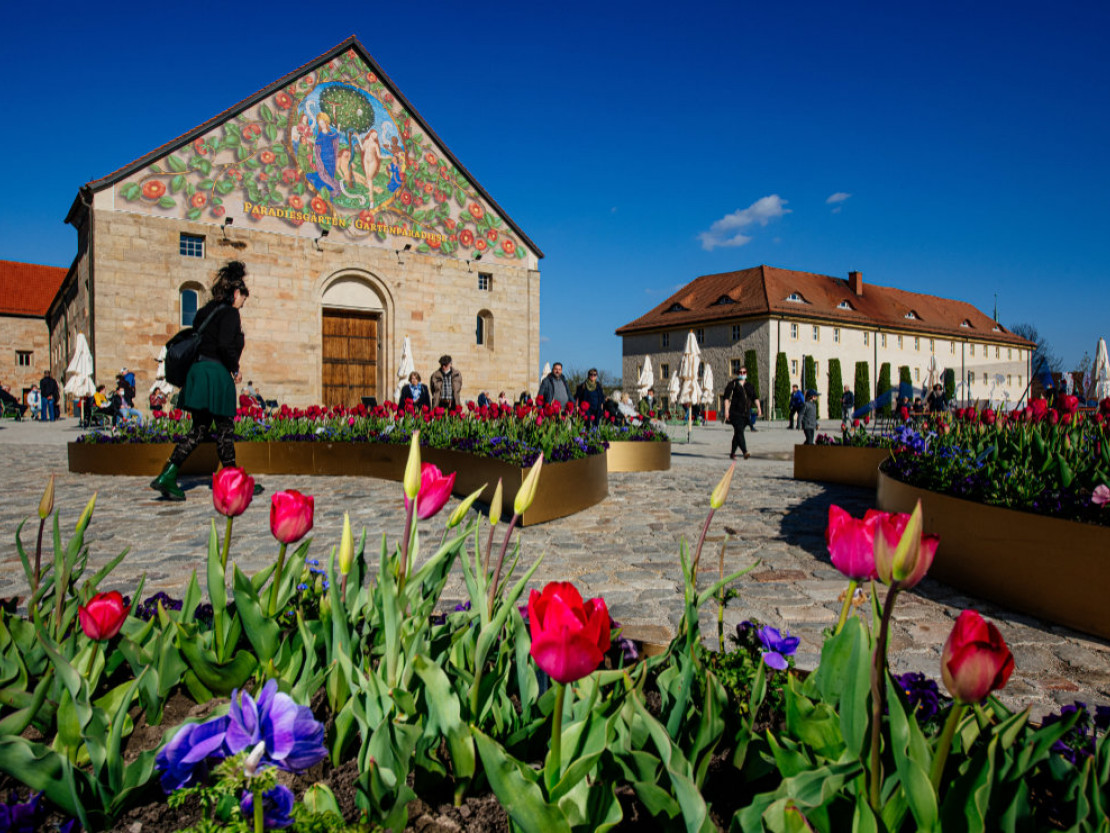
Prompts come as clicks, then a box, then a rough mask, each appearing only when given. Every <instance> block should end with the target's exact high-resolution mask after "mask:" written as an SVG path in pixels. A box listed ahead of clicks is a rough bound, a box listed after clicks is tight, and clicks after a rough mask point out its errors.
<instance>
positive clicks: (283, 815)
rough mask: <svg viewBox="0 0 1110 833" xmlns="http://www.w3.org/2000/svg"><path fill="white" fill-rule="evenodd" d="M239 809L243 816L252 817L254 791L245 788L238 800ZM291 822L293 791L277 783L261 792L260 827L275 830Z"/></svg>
mask: <svg viewBox="0 0 1110 833" xmlns="http://www.w3.org/2000/svg"><path fill="white" fill-rule="evenodd" d="M239 809H240V810H241V811H242V812H243V818H244V819H247V820H248V823H249V821H250V819H252V818H254V793H252V792H251V791H250V790H247V791H246V792H244V793H243V797H242V798H241V799H240V800H239ZM292 823H293V791H292V790H291V789H289V788H288V787H287V786H285V785H284V784H278V785H277V786H276V787H274V788H273V789H272V790H268V791H267V792H264V793H262V827H263V828H264V829H266V830H277V829H278V828H281V827H288V826H289V825H291V824H292Z"/></svg>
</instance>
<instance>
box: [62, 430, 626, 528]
mask: <svg viewBox="0 0 1110 833" xmlns="http://www.w3.org/2000/svg"><path fill="white" fill-rule="evenodd" d="M172 451H173V444H172V443H135V444H127V445H116V444H107V443H105V444H96V443H70V444H69V470H70V471H73V472H83V473H86V474H122V475H131V476H143V477H147V476H150V477H153V476H154V475H156V474H158V473H159V472H160V471H161V470H162V467H163V466H164V465H165V463H166V461H167V460H168V459H169V456H170V452H172ZM408 454H409V447H408V446H407V445H388V444H384V443H319V442H274V443H261V442H256V443H236V446H235V457H236V459H235V462H236V463H237V464H238V465H240V466H242V467H243V468H244V469H246V470H247V471H248V472H250V473H251V474H315V475H328V476H347V477H376V478H380V479H382V480H396V481H400V480H402V479H403V478H404V474H405V463H406V462H407V461H408ZM605 456H606V455H604V454H596V455H594V456H592V457H586V458H583V459H579V460H570V461H567V462H564V463H551V462H545V463H544V466H543V471H542V473H541V475H540V482H539V487H538V489H537V492H536V499H535V500H534V501H533V503H532V506H531V508H529V510H528V511H527V512H525V514H524V518H523V519H522V523H523V525H524V526H529V525H532V524H537V523H543V522H544V521H549V520H553V519H554V518H562V517H565V516H567V515H573V514H574V513H575V512H581V511H582V510H583V509H586V508H588V507H590V506H593V505H594V504H596V503H600V502H601V501H603V500H604V499H605V498H606V497H607V496H608V494H609V480H608V471H607V468H606V463H605ZM422 458H423V460H424V461H425V462H428V463H434V464H435V465H436V466H438V467H439V468H440V470H441V471H444V472H446V473H451V472H455V488H454V492H455V494H456V495H460V496H462V495H469V494H470V493H471V492H473V491H474V490H475V489H477V488H478V487H479V486H481V485H482V484H483V483H485V484H486V489H485V491H484V492H483V493H482V500H484V501H486V502H487V503H488V502H489V500H490V499H491V498H492V497H493V490H494V488H495V487H496V486H497V480H498V478H501V480H502V494H503V498H504V504H503V505H504V507H505V510H506V512H508V513H509V514H510V515H511V513H512V506H513V499H514V498H515V497H516V493H517V491H518V490H519V489H520V486H521V484H522V483H523V481H524V477H525V476H526V475H527V474H528V470H527V469H522V468H520V467H519V466H514V465H511V464H509V463H504V462H501V461H500V460H492V459H490V458H488V457H477V456H475V455H473V454H464V453H462V452H459V451H449V450H444V449H434V448H426V449H423V453H422ZM217 465H218V460H217V459H216V447H215V445H213V444H212V443H204V444H202V445H201V446H199V447H198V448H197V450H196V451H195V452H193V454H192V455H190V457H189V459H188V460H186V461H185V465H184V466H183V467H182V470H181V471H182V474H192V475H196V474H211V473H212V472H214V471H215V470H216V467H217Z"/></svg>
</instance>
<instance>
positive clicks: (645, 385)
mask: <svg viewBox="0 0 1110 833" xmlns="http://www.w3.org/2000/svg"><path fill="white" fill-rule="evenodd" d="M654 385H655V373H654V372H652V369H651V356H646V357H645V358H644V369H643V370H641V371H640V381H639V382H638V383H637V385H636V387H638V388H639V389H640V398H641V399H643V398H644V397H645V396H647V392H648V391H649V390H651V388H652V386H654Z"/></svg>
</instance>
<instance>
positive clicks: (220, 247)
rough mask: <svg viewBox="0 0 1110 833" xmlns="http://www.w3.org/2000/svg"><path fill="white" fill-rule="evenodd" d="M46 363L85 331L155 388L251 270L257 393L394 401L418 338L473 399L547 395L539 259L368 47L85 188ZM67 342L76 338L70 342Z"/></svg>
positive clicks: (424, 355)
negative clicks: (239, 264) (195, 321)
mask: <svg viewBox="0 0 1110 833" xmlns="http://www.w3.org/2000/svg"><path fill="white" fill-rule="evenodd" d="M66 221H67V222H68V223H70V224H72V225H73V226H74V227H75V228H76V229H77V233H78V253H77V257H76V258H75V260H74V263H73V266H72V267H71V268H70V270H69V273H68V275H67V277H66V279H65V282H64V283H63V285H62V287H61V289H60V290H59V291H58V294H57V296H56V297H55V299H54V303H53V304H52V306H51V309H50V314H49V326H50V332H51V336H50V338H51V350H52V354H51V356H52V361H53V365H54V368H55V370H59V369H63V370H64V367H65V364H66V361H67V359H68V357H67V355H66V353H67V351H66V350H65V349H64V348H63V345H64V344H66V343H70V342H72V338H73V336H74V335H75V334H76V333H77V332H83V333H85V335H86V337H87V338H88V341H89V345H90V348H91V349H92V352H93V358H94V363H95V366H96V368H97V370H98V375H99V376H100V377H101V381H103V380H104V379H105V377H110V375H111V374H114V373H115V372H116V371H117V370H118V369H119V368H120V367H124V366H126V367H129V368H130V369H131V370H133V371H135V372H136V373H137V375H138V377H139V379H138V386H139V388H140V390H141V391H142V390H145V389H146V385H144V382H145V383H147V384H149V382H150V381H152V379H153V377H154V374H155V370H156V356H157V355H158V352H159V350H160V348H161V347H162V345H163V344H164V343H165V342H166V340H167V339H168V338H169V337H170V336H172V335H173V334H174V333H175V332H176V331H177V330H178V329H180V328H181V327H182V326H183V325H188V324H189V323H191V321H192V316H193V314H194V313H195V311H196V310H197V309H198V308H199V307H200V306H202V305H203V304H204V303H205V302H206V300H207V299H208V292H209V287H210V285H211V282H212V279H213V276H214V273H215V270H216V269H217V268H218V267H219V266H220V265H221V264H222V263H223V262H225V261H227V260H232V259H237V260H242V261H243V262H244V263H245V264H246V266H247V270H248V278H247V283H248V286H249V287H250V289H251V296H250V300H249V303H248V306H247V307H246V309H245V310H244V314H243V327H244V332H245V335H246V341H247V348H246V351H245V352H244V355H243V364H242V367H243V375H244V379H247V378H250V379H252V380H253V381H254V384H255V386H256V387H257V388H258V389H259V391H260V392H261V393H262V394H263V395H264V396H265V398H267V399H271V398H272V399H277V400H280V401H282V402H287V403H289V404H292V405H307V404H311V403H323V404H327V405H333V404H346V405H351V404H356V403H357V402H358V401H359V399H360V397H364V396H374V397H376V398H377V399H378V400H379V401H381V400H383V399H385V398H390V397H392V396H393V393H394V389H395V387H396V384H397V379H396V371H397V368H398V365H399V362H400V360H401V353H402V345H403V343H404V339H405V338H406V337H408V338H409V340H410V343H411V345H412V352H413V358H414V361H415V366H416V368H417V370H418V371H420V372H421V374H422V375H423V376H424V379H425V381H427V379H428V377H429V375H430V374H431V372H432V371H433V370H435V369H436V367H437V359H438V358H439V356H441V355H442V354H444V353H447V354H450V355H451V356H452V357H453V358H454V363H455V366H456V367H457V368H459V369H460V371H461V372H462V374H463V396H464V398H476V397H477V395H478V391H479V390H481V389H488V390H490V391H491V392H492V393H493V395H494V396H496V395H497V393H498V392H499V391H501V390H506V391H509V392H510V393H513V392H516V391H519V390H521V389H524V388H527V387H529V386H530V385H531V384H533V381H532V380H533V379H534V377H535V375H536V372H537V367H538V365H539V298H540V272H539V260H540V258H542V257H543V253H542V252H541V251H540V250H539V249H538V248H537V246H536V245H535V244H534V243H533V242H532V241H531V240H530V239H529V238H528V236H527V235H526V234H525V233H524V232H523V231H522V230H521V229H520V228H519V227H518V226H517V225H516V223H515V222H513V220H512V219H511V218H510V217H509V216H508V215H507V214H506V213H505V212H504V210H503V209H502V208H501V207H500V206H499V205H498V204H497V203H496V202H495V201H494V199H493V198H492V197H491V196H490V195H489V194H488V193H487V192H486V191H485V190H484V189H483V188H482V186H481V185H479V184H478V182H477V180H476V179H475V178H474V176H472V175H471V173H470V172H469V171H468V170H467V169H466V168H465V167H464V166H463V164H462V163H461V162H460V161H459V160H458V159H457V158H455V156H454V155H453V154H452V153H451V151H450V150H449V149H448V148H447V146H446V145H445V144H444V142H443V141H442V140H441V139H440V138H439V137H438V136H437V135H436V133H435V131H433V130H432V128H431V126H430V125H428V124H427V123H426V122H425V121H424V120H423V118H422V117H421V116H420V115H419V113H418V112H417V111H416V109H415V108H414V107H413V106H412V104H410V103H409V102H408V101H407V100H406V98H405V97H404V95H403V94H402V93H401V91H400V90H399V89H398V87H397V86H396V85H395V84H394V83H393V81H392V80H391V79H390V78H389V77H388V76H386V74H385V73H384V72H383V71H382V70H381V68H380V67H379V66H378V65H377V64H376V63H375V62H374V60H373V59H372V58H371V57H370V55H369V53H368V52H367V51H366V49H365V48H364V47H363V46H362V44H361V43H360V42H359V41H358V40H357V39H356V38H353V37H352V38H350V39H348V40H346V41H344V42H343V43H341V44H339V45H338V46H337V47H335V48H334V49H332V50H330V51H329V52H327V53H326V54H324V55H322V56H320V57H319V58H317V59H315V60H313V61H311V62H310V63H308V64H306V65H304V66H302V67H301V68H299V69H296V70H294V71H293V72H291V73H289V74H288V75H286V76H285V77H284V78H281V79H280V80H278V81H276V82H274V83H273V84H271V85H270V86H268V87H267V88H265V89H264V90H261V91H260V92H258V93H256V94H254V95H252V96H250V97H249V98H247V99H245V100H244V101H241V102H240V103H239V104H236V105H235V106H233V107H231V108H229V109H228V110H226V111H225V112H223V113H221V114H219V115H217V116H215V117H213V118H212V119H210V120H209V121H207V122H205V123H204V124H202V125H200V126H199V127H197V128H195V129H193V130H190V131H189V132H188V133H185V134H184V135H182V136H179V137H178V138H176V139H174V140H172V141H170V142H168V143H166V144H165V145H163V146H161V147H159V148H157V149H155V150H152V151H151V152H150V153H148V154H146V155H145V156H143V157H142V158H140V159H138V160H136V161H134V162H132V163H130V164H128V165H126V166H125V167H123V168H120V169H119V170H117V171H116V172H114V173H112V174H109V175H108V176H105V177H103V178H101V179H98V180H96V181H93V182H89V183H87V184H86V185H84V186H83V187H82V188H81V189H80V190H79V192H78V194H77V197H76V199H75V200H74V202H73V206H72V208H71V209H70V211H69V214H68V216H67V218H66ZM67 339H68V341H67Z"/></svg>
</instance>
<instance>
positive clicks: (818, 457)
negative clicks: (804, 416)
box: [794, 445, 890, 489]
mask: <svg viewBox="0 0 1110 833" xmlns="http://www.w3.org/2000/svg"><path fill="white" fill-rule="evenodd" d="M889 456H890V450H889V449H886V448H853V447H852V446H841V445H796V446H794V479H795V480H816V481H818V482H821V483H842V484H844V485H845V486H862V487H864V488H866V489H874V488H875V485H876V483H877V478H878V474H879V465H880V464H881V463H882V462H883V460H886V459H887V458H888V457H889Z"/></svg>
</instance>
